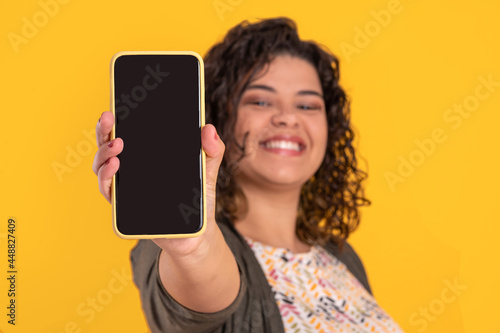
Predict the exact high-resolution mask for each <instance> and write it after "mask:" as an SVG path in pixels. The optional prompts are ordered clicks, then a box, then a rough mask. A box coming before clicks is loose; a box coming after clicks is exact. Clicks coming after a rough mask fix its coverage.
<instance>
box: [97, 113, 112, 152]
mask: <svg viewBox="0 0 500 333" xmlns="http://www.w3.org/2000/svg"><path fill="white" fill-rule="evenodd" d="M114 123H115V117H114V116H113V112H111V111H106V112H103V113H102V114H101V118H99V120H98V121H97V125H96V129H95V133H96V140H97V146H98V147H100V146H101V145H102V144H103V143H105V142H108V141H109V140H110V138H111V130H112V129H113V125H114Z"/></svg>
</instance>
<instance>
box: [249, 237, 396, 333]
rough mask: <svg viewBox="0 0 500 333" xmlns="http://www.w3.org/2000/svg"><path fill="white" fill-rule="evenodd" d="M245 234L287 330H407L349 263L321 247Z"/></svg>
mask: <svg viewBox="0 0 500 333" xmlns="http://www.w3.org/2000/svg"><path fill="white" fill-rule="evenodd" d="M245 240H246V241H247V243H248V244H249V245H250V247H251V248H252V250H253V251H254V253H255V256H256V257H257V260H258V261H259V263H260V265H261V267H262V269H263V271H264V273H265V274H266V277H267V281H268V282H269V284H270V286H271V289H272V291H273V293H274V297H275V299H276V302H277V303H278V308H279V309H280V313H281V317H282V318H283V325H284V326H285V331H286V332H287V333H289V332H293V333H298V332H304V333H309V332H310V333H316V332H319V333H322V332H323V333H326V332H346V333H347V332H359V333H361V332H362V333H365V332H367V333H373V332H403V331H402V330H401V328H400V327H399V326H398V324H397V323H396V322H394V321H393V320H392V318H391V317H390V316H389V315H388V314H387V313H385V312H384V310H382V309H381V308H380V307H379V305H378V304H377V302H376V301H375V299H374V298H373V296H372V295H370V294H369V293H368V291H366V289H365V288H364V287H363V285H362V284H361V283H360V282H359V281H358V280H357V279H356V278H355V277H354V276H353V275H352V274H351V272H350V271H349V270H348V269H347V268H346V267H345V265H344V264H343V263H342V262H341V261H340V260H338V259H337V258H336V257H334V256H332V255H331V254H329V253H328V252H327V251H326V250H324V249H323V248H322V247H320V246H312V247H311V250H310V251H309V252H305V253H293V252H291V251H290V250H288V249H284V248H275V247H272V246H268V245H265V244H262V243H260V242H257V241H254V240H252V239H250V238H248V237H245Z"/></svg>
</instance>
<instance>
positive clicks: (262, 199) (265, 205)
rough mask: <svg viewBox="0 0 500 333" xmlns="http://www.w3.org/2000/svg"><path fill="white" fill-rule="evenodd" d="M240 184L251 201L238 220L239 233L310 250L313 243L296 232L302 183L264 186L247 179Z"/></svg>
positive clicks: (295, 249) (286, 246)
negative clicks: (284, 185)
mask: <svg viewBox="0 0 500 333" xmlns="http://www.w3.org/2000/svg"><path fill="white" fill-rule="evenodd" d="M240 187H241V189H242V190H243V193H244V194H245V197H246V198H247V202H248V203H249V205H248V211H247V214H245V216H241V217H240V218H239V219H238V220H236V221H235V223H234V226H235V228H236V230H238V232H239V233H241V234H242V235H244V236H246V237H249V238H251V239H253V240H255V241H258V242H261V243H263V244H266V245H270V246H273V247H280V248H286V249H289V250H290V251H292V252H295V253H299V252H307V251H308V250H309V248H310V247H309V245H307V244H305V243H303V242H302V241H300V240H299V238H298V237H297V235H296V233H295V230H296V220H297V209H298V205H299V199H300V191H301V188H300V187H299V188H297V187H295V188H287V189H283V188H269V187H266V188H263V187H259V186H255V185H253V186H252V184H245V183H244V182H243V183H240ZM250 203H251V204H250Z"/></svg>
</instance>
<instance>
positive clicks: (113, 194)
mask: <svg viewBox="0 0 500 333" xmlns="http://www.w3.org/2000/svg"><path fill="white" fill-rule="evenodd" d="M122 55H191V56H194V57H196V58H197V59H198V61H199V64H200V71H199V73H200V96H199V98H200V113H201V115H200V119H201V128H203V126H205V78H204V63H203V58H202V57H201V56H200V55H199V54H198V53H196V52H194V51H122V52H118V53H116V54H115V55H114V56H113V58H112V59H111V70H110V73H111V79H110V84H111V111H112V112H113V116H114V117H115V119H116V114H115V102H114V101H115V89H114V86H115V85H114V67H115V62H116V60H117V59H118V58H119V57H120V56H122ZM115 125H116V123H115V124H113V129H112V130H111V140H113V139H115ZM201 160H202V162H201V165H202V191H201V192H202V195H203V198H202V203H203V207H202V211H203V220H202V227H201V229H200V230H199V231H197V232H195V233H188V234H165V235H157V234H154V235H148V234H141V235H125V234H123V233H121V232H120V231H119V230H118V228H117V224H116V192H115V191H116V187H115V182H116V180H115V177H116V175H113V179H112V181H111V203H112V210H113V211H112V215H113V230H114V232H115V234H116V235H117V236H118V237H120V238H123V239H153V238H189V237H198V236H199V235H201V234H202V233H203V232H204V231H205V228H206V226H207V209H206V208H207V207H206V168H205V160H206V155H205V151H204V150H203V148H202V153H201Z"/></svg>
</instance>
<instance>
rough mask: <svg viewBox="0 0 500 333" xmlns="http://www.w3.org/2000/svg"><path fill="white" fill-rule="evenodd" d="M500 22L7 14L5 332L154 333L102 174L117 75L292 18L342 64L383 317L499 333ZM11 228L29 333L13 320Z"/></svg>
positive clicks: (21, 320)
mask: <svg viewBox="0 0 500 333" xmlns="http://www.w3.org/2000/svg"><path fill="white" fill-rule="evenodd" d="M499 7H500V5H498V3H496V2H494V1H486V0H483V1H463V0H443V1H439V2H437V1H429V0H413V1H411V0H376V1H375V0H372V1H363V2H360V1H352V2H348V1H323V2H318V1H295V2H292V1H274V2H273V1H269V0H265V1H264V0H216V1H213V0H205V1H196V3H195V2H194V1H180V0H178V1H167V0H162V1H153V0H144V1H113V2H107V1H96V0H87V1H78V0H71V1H69V0H65V1H63V0H60V1H59V2H55V0H41V1H40V2H39V1H35V0H24V1H9V2H6V1H5V2H2V4H1V5H0V8H1V9H0V21H1V22H2V25H1V32H0V36H2V38H1V39H0V48H1V52H0V54H1V61H0V73H1V77H2V79H1V83H0V84H1V97H2V103H1V120H0V126H1V129H0V138H1V141H0V147H1V156H2V161H1V163H0V179H1V185H0V187H1V194H0V199H1V201H0V257H1V259H0V269H1V273H0V308H1V309H2V310H0V331H3V332H50V333H62V332H146V331H147V327H146V324H145V320H144V318H143V315H142V312H141V308H140V302H139V298H138V291H137V290H136V289H135V287H134V285H133V284H132V282H131V279H130V273H131V271H130V265H129V259H128V254H129V250H130V249H131V248H132V247H133V245H134V244H135V241H127V240H122V239H119V238H118V237H116V236H115V234H114V233H113V230H112V227H111V207H110V205H109V204H108V203H107V202H106V200H105V199H104V198H103V197H102V196H101V194H100V193H99V190H98V186H97V177H96V176H95V175H94V174H93V172H92V170H91V165H92V162H93V155H94V153H95V151H96V150H97V147H96V146H95V140H94V134H93V131H94V128H95V124H96V122H97V119H98V118H99V116H100V114H101V113H102V112H103V111H106V110H108V109H109V99H110V97H109V62H110V59H111V57H112V55H113V54H115V53H116V52H118V51H123V50H193V51H196V52H198V53H200V54H202V55H203V54H204V53H205V51H206V50H207V48H208V47H209V46H210V45H211V44H213V43H214V42H216V41H218V40H219V39H220V38H221V37H222V36H223V35H224V33H225V32H226V31H227V30H228V29H229V28H230V27H231V26H233V25H235V24H236V23H238V22H240V21H241V20H243V19H254V18H265V17H271V16H278V15H286V16H290V17H291V18H293V19H294V20H296V22H297V23H298V26H299V32H300V34H301V36H302V37H303V38H306V39H315V40H317V41H319V42H320V43H322V44H324V45H326V46H327V47H329V48H330V49H331V50H332V51H333V52H334V53H336V54H338V55H339V57H340V59H341V81H342V83H343V85H344V87H345V88H346V90H347V92H348V93H349V94H350V96H351V97H352V100H353V104H352V109H353V122H354V125H355V127H356V133H357V134H358V135H357V144H358V147H359V151H360V153H361V156H362V157H363V158H365V159H366V160H367V161H368V166H369V169H368V171H369V175H370V177H369V182H368V183H367V186H368V190H367V194H368V196H369V198H370V199H371V200H372V201H373V205H372V206H371V207H369V208H365V209H363V211H362V213H363V216H362V224H361V227H360V229H359V230H358V231H357V232H356V233H355V234H354V235H353V236H352V238H351V242H352V243H353V245H354V246H355V248H356V249H357V251H358V253H359V254H360V256H361V257H362V259H363V261H364V263H365V266H366V268H367V271H368V273H369V278H370V281H371V284H372V287H373V289H374V293H375V296H376V298H377V300H378V301H379V303H380V304H381V305H382V307H383V308H384V309H385V310H387V312H389V313H390V314H391V315H392V316H393V317H394V318H395V320H396V321H397V322H398V323H400V325H401V326H402V327H403V329H404V330H405V331H406V332H418V333H422V332H427V333H438V332H467V333H472V332H493V331H499V328H500V325H499V324H498V319H497V317H498V315H497V309H498V304H497V303H498V299H499V298H500V288H499V287H498V285H497V283H498V282H499V281H500V270H499V268H498V265H497V262H498V258H497V256H498V254H499V253H500V247H499V245H498V244H499V243H500V241H499V240H498V239H497V234H499V233H500V227H499V224H498V222H500V214H499V210H498V202H499V199H500V196H499V194H498V188H499V187H500V181H499V177H498V162H499V161H500V159H499V157H498V148H497V144H498V142H500V141H499V135H498V133H499V132H500V131H499V129H498V127H499V126H500V116H499V115H498V108H499V106H500V64H499V59H500V52H499V50H500V46H499V39H498V36H499V33H500V23H498V22H499V21H498V20H497V16H498V11H499V10H500V8H499ZM32 24H34V26H31V25H32ZM30 26H31V29H30ZM488 81H490V83H485V82H488ZM460 108H461V109H462V113H459V111H458V110H459V109H460ZM495 110H496V111H495ZM495 112H496V113H495ZM55 165H58V166H59V167H60V166H61V165H65V166H66V169H65V170H66V172H64V173H62V174H58V173H57V172H55V169H54V166H55ZM10 217H12V218H14V219H15V225H16V234H15V235H16V240H17V244H18V247H17V253H16V254H17V257H16V259H17V260H16V267H15V269H16V270H17V275H16V279H17V281H16V282H17V287H16V288H17V298H16V305H17V308H16V311H17V318H16V325H15V327H14V326H12V325H8V324H7V317H6V314H7V311H8V310H7V309H6V307H7V306H8V302H9V298H8V297H7V290H8V289H9V288H8V285H7V279H6V276H7V275H8V274H7V270H8V268H7V266H6V264H7V259H8V258H7V254H8V253H7V245H6V244H7V234H8V218H10ZM92 302H96V303H95V305H94V306H93V305H92V304H93V303H92Z"/></svg>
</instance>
